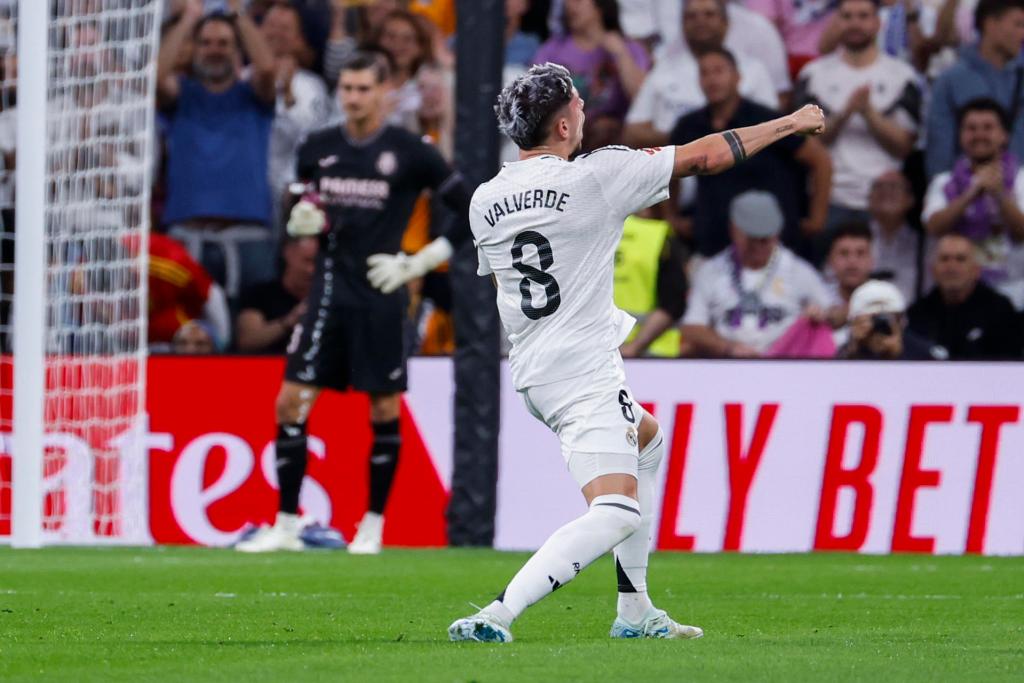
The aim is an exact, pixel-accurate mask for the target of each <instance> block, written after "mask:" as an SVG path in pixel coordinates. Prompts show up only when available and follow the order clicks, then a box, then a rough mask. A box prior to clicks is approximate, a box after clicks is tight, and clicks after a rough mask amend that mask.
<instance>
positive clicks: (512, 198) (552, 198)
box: [484, 190, 569, 228]
mask: <svg viewBox="0 0 1024 683" xmlns="http://www.w3.org/2000/svg"><path fill="white" fill-rule="evenodd" d="M567 201H569V194H568V193H567V192H557V191H555V190H524V191H523V192H516V193H515V194H511V195H508V196H507V197H502V198H501V200H500V201H497V202H494V204H493V205H492V206H491V208H489V209H488V210H487V213H485V214H484V220H485V221H487V224H488V225H489V226H491V227H492V228H493V227H494V226H495V225H497V224H498V221H500V220H501V218H502V216H507V215H509V214H512V213H516V212H518V211H525V210H526V209H553V210H555V211H559V212H561V213H565V203H566V202H567Z"/></svg>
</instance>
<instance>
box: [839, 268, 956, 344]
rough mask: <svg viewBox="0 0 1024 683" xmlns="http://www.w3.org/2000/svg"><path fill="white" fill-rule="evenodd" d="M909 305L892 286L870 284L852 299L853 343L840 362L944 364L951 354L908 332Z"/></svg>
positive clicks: (851, 340)
mask: <svg viewBox="0 0 1024 683" xmlns="http://www.w3.org/2000/svg"><path fill="white" fill-rule="evenodd" d="M906 308H907V305H906V302H905V301H904V299H903V295H902V294H900V290H898V289H896V286H895V285H893V284H892V283H890V282H883V281H881V280H868V281H867V282H865V283H864V284H863V285H861V286H860V287H858V288H857V289H856V291H854V293H853V296H851V297H850V340H849V342H847V343H846V345H845V346H843V347H842V348H841V349H839V352H838V354H837V355H838V356H839V357H840V358H849V359H856V360H943V359H945V358H946V357H947V356H948V354H947V353H946V350H945V349H943V348H942V347H940V346H935V345H932V344H931V343H929V342H928V341H926V340H925V339H922V338H921V337H919V336H918V335H917V334H915V333H914V332H912V331H910V330H908V329H907V316H906V313H905V311H906Z"/></svg>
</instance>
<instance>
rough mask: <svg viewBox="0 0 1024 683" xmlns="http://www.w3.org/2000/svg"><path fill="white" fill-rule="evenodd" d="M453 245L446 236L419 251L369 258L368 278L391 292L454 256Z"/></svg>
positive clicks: (387, 291) (382, 289) (375, 284)
mask: <svg viewBox="0 0 1024 683" xmlns="http://www.w3.org/2000/svg"><path fill="white" fill-rule="evenodd" d="M451 255H452V244H451V242H449V241H448V240H447V239H445V238H444V237H438V238H437V239H436V240H434V241H433V242H431V243H430V244H428V245H427V246H425V247H423V248H422V249H420V250H419V251H417V252H416V253H415V254H413V255H412V256H408V255H406V254H402V253H398V254H374V255H373V256H370V257H369V258H368V259H366V265H367V266H369V270H368V271H367V273H366V279H367V280H369V281H370V284H371V285H373V286H374V287H376V288H377V289H379V290H380V291H382V292H384V293H385V294H390V293H391V292H393V291H395V290H396V289H398V288H399V287H401V286H402V285H404V284H405V283H406V282H408V281H409V280H413V279H415V278H418V277H422V276H424V275H426V274H427V273H429V272H430V271H432V270H433V269H434V268H437V267H438V266H439V265H441V264H442V263H444V262H445V261H447V260H448V259H449V258H451Z"/></svg>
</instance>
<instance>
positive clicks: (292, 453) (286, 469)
mask: <svg viewBox="0 0 1024 683" xmlns="http://www.w3.org/2000/svg"><path fill="white" fill-rule="evenodd" d="M275 445H276V449H277V485H278V487H279V489H280V502H279V504H278V510H280V511H281V512H285V513H287V514H290V515H297V514H298V513H299V492H300V491H301V490H302V479H303V477H305V476H306V457H307V456H306V425H305V424H289V425H279V426H278V428H277V442H276V444H275Z"/></svg>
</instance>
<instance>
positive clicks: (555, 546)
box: [484, 494, 640, 625]
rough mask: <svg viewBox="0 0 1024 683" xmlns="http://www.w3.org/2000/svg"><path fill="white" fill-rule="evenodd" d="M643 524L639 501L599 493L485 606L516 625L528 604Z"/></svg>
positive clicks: (555, 588) (570, 578) (571, 578)
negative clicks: (583, 511) (582, 512)
mask: <svg viewBox="0 0 1024 683" xmlns="http://www.w3.org/2000/svg"><path fill="white" fill-rule="evenodd" d="M639 524H640V511H639V510H638V509H637V502H636V501H635V500H633V499H632V498H630V497H628V496H622V495H617V494H609V495H604V496H597V497H596V498H594V500H593V501H592V502H591V503H590V510H588V511H587V513H586V514H585V515H583V516H582V517H578V518H576V519H574V520H573V521H571V522H569V523H568V524H566V525H565V526H563V527H562V528H561V529H559V530H558V531H556V532H555V533H553V534H551V537H550V538H548V540H547V541H545V542H544V545H542V546H541V548H540V550H538V551H537V552H536V553H534V555H533V557H531V558H530V559H529V561H527V563H526V564H525V565H523V568H522V569H520V570H519V573H518V574H516V575H515V576H514V577H513V578H512V581H511V582H510V583H509V584H508V588H506V589H505V591H504V592H503V593H502V594H501V595H500V596H498V599H497V600H495V601H494V602H492V603H491V604H490V605H488V606H487V607H485V608H484V609H485V611H487V612H488V613H490V614H492V615H493V616H495V617H497V618H498V619H499V620H500V621H502V623H505V622H506V621H507V622H508V623H507V624H506V625H509V624H511V623H512V620H514V619H516V618H518V617H519V615H520V614H522V613H523V611H524V610H525V609H526V608H527V607H529V606H530V605H532V604H533V603H535V602H537V601H538V600H540V599H541V598H543V597H544V596H546V595H549V594H550V593H552V592H553V591H555V590H557V589H558V588H561V587H562V586H564V585H565V584H567V583H569V582H570V581H572V580H573V579H574V578H575V577H576V575H577V574H579V573H580V571H582V570H583V568H584V567H586V566H587V565H589V564H590V563H591V562H593V561H594V560H596V559H597V558H599V557H601V556H602V555H604V554H605V553H606V552H608V551H609V550H611V549H612V548H613V547H615V545H616V544H618V543H620V542H621V541H622V539H624V538H626V537H627V536H629V535H630V534H632V533H633V532H634V531H635V530H636V528H637V525H639Z"/></svg>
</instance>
